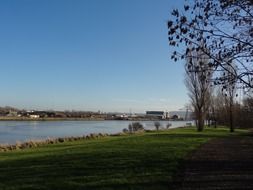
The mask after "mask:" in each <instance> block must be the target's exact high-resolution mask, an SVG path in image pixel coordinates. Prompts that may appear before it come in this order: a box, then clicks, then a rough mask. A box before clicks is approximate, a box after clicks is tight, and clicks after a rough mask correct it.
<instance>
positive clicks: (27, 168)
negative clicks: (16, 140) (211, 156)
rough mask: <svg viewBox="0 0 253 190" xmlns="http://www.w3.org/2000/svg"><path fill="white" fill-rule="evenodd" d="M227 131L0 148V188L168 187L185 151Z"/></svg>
mask: <svg viewBox="0 0 253 190" xmlns="http://www.w3.org/2000/svg"><path fill="white" fill-rule="evenodd" d="M245 133H246V132H245V131H243V130H241V131H237V132H236V133H235V134H233V135H242V134H245ZM229 135H230V134H229V132H228V130H227V129H208V130H205V131H204V132H203V133H199V132H196V130H195V129H193V128H190V129H174V130H169V131H160V132H148V133H143V134H136V135H127V136H109V137H105V138H102V139H97V140H80V141H75V142H64V143H61V144H53V145H46V146H42V147H38V148H31V149H25V150H15V151H10V152H3V153H0V189H6V190H12V189H26V190H27V189H45V190H46V189H53V190H57V189H61V190H62V189H82V190H83V189H89V190H92V189H105V190H107V189H108V190H111V189H117V190H120V189H154V190H155V189H168V184H169V182H170V181H171V179H172V176H173V174H174V173H175V171H176V169H177V168H178V166H179V164H180V161H181V160H182V159H183V158H184V157H185V156H186V155H187V153H189V152H190V151H192V150H193V149H195V148H197V147H198V146H200V145H201V144H202V143H205V142H207V141H208V140H209V139H211V138H216V137H225V136H229Z"/></svg>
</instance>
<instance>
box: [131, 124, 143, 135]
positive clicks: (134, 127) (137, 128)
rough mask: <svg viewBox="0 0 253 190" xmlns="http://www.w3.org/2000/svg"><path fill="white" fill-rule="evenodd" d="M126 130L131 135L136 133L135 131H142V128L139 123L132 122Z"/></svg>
mask: <svg viewBox="0 0 253 190" xmlns="http://www.w3.org/2000/svg"><path fill="white" fill-rule="evenodd" d="M128 130H129V132H130V133H132V132H136V131H142V130H144V127H143V125H142V124H141V123H140V122H133V123H131V124H129V125H128Z"/></svg>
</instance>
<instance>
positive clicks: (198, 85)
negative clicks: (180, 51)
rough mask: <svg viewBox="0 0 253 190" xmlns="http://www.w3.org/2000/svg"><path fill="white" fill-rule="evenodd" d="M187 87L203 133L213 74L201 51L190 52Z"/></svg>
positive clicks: (187, 61)
mask: <svg viewBox="0 0 253 190" xmlns="http://www.w3.org/2000/svg"><path fill="white" fill-rule="evenodd" d="M185 71H186V76H185V85H186V87H187V89H188V95H189V97H190V99H191V103H192V106H193V107H194V113H195V118H196V126H197V130H198V131H203V129H204V122H205V118H206V113H207V111H208V109H209V103H210V95H211V82H210V78H211V77H212V73H211V72H210V71H209V66H208V58H207V56H205V54H203V53H201V52H199V51H189V52H188V55H187V59H186V65H185Z"/></svg>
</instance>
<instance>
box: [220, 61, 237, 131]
mask: <svg viewBox="0 0 253 190" xmlns="http://www.w3.org/2000/svg"><path fill="white" fill-rule="evenodd" d="M236 71H237V69H236V66H235V65H234V64H233V63H230V64H229V65H226V71H225V72H224V74H223V76H222V77H223V78H224V79H223V80H224V81H225V84H226V85H224V86H223V87H222V91H223V93H224V94H225V96H226V98H225V100H226V107H227V112H228V116H229V127H230V132H234V128H235V126H234V124H235V123H234V111H235V110H234V99H235V97H236V96H237V94H236V80H237V78H236V77H235V76H236V75H237V74H236Z"/></svg>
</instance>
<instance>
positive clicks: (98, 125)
mask: <svg viewBox="0 0 253 190" xmlns="http://www.w3.org/2000/svg"><path fill="white" fill-rule="evenodd" d="M131 122H132V121H116V120H113V121H0V144H14V143H16V142H17V141H19V142H24V141H28V140H42V139H47V138H55V137H68V136H83V135H88V134H91V133H108V134H113V133H119V132H122V130H123V129H124V128H128V125H129V124H130V123H131ZM159 122H160V123H161V127H162V128H166V125H167V124H168V123H171V124H172V126H171V127H170V128H176V127H180V126H184V125H185V124H186V123H189V122H186V121H159ZM140 123H142V124H143V126H144V128H145V129H151V130H152V129H155V126H154V121H140Z"/></svg>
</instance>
